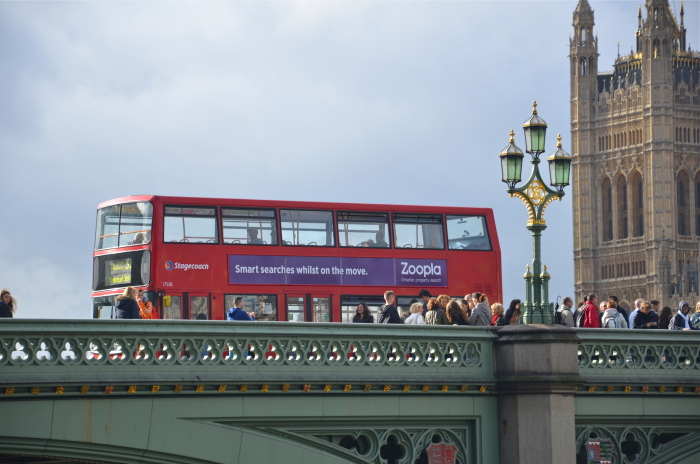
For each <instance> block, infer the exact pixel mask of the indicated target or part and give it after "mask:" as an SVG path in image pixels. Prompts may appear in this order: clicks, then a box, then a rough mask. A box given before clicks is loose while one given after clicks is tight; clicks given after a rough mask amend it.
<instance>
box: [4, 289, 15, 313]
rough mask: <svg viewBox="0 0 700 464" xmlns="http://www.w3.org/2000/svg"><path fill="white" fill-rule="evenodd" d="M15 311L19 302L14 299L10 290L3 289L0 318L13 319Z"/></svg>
mask: <svg viewBox="0 0 700 464" xmlns="http://www.w3.org/2000/svg"><path fill="white" fill-rule="evenodd" d="M15 309H17V301H15V299H14V298H12V295H10V291H9V290H8V289H6V288H3V289H2V291H0V317H13V315H14V313H15Z"/></svg>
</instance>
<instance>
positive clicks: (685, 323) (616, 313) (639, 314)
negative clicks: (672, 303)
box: [556, 293, 700, 330]
mask: <svg viewBox="0 0 700 464" xmlns="http://www.w3.org/2000/svg"><path fill="white" fill-rule="evenodd" d="M573 303H574V302H573V300H572V299H571V298H569V297H566V298H564V300H563V301H562V305H561V307H560V308H558V309H557V312H556V321H557V323H559V324H562V325H565V326H568V327H583V328H593V329H595V328H604V329H670V330H700V302H698V303H697V304H696V305H695V308H691V307H690V305H689V304H688V303H687V302H685V301H681V302H680V303H679V304H678V309H677V310H676V311H674V310H672V309H671V308H670V307H668V306H664V307H663V308H660V306H661V303H660V302H659V301H658V300H651V301H644V300H642V299H638V300H636V301H635V302H634V310H633V311H632V312H630V313H629V314H628V313H627V310H626V309H625V308H624V307H623V306H620V304H619V299H618V298H617V297H616V296H614V295H611V296H610V297H608V301H602V302H601V301H598V296H597V295H596V294H594V293H589V294H588V295H587V296H586V300H585V301H580V302H579V303H578V305H577V308H578V309H574V307H573Z"/></svg>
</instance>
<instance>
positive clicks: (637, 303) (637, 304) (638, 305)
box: [634, 298, 651, 309]
mask: <svg viewBox="0 0 700 464" xmlns="http://www.w3.org/2000/svg"><path fill="white" fill-rule="evenodd" d="M642 303H644V300H642V299H641V298H638V299H637V300H635V302H634V307H635V308H636V309H642ZM649 307H650V308H651V305H650V306H649Z"/></svg>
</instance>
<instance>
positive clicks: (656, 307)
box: [649, 300, 661, 311]
mask: <svg viewBox="0 0 700 464" xmlns="http://www.w3.org/2000/svg"><path fill="white" fill-rule="evenodd" d="M649 303H651V309H653V310H654V311H658V310H659V306H661V302H660V301H659V300H651V301H650V302H649Z"/></svg>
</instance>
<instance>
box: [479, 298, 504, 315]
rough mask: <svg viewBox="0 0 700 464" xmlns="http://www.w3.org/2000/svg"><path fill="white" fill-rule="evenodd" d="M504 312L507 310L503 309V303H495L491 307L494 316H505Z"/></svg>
mask: <svg viewBox="0 0 700 464" xmlns="http://www.w3.org/2000/svg"><path fill="white" fill-rule="evenodd" d="M482 296H485V295H482ZM504 312H505V309H503V305H502V304H501V303H494V304H492V305H491V313H493V315H494V316H503V313H504Z"/></svg>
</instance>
